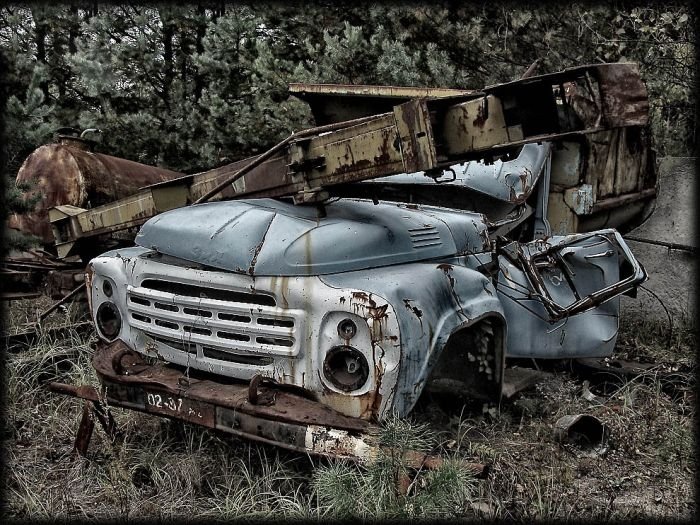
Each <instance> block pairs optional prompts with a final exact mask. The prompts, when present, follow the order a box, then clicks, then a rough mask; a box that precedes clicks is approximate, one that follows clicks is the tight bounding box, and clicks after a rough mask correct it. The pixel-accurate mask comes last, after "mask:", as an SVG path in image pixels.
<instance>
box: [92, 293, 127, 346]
mask: <svg viewBox="0 0 700 525" xmlns="http://www.w3.org/2000/svg"><path fill="white" fill-rule="evenodd" d="M95 323H96V324H97V329H98V330H99V331H100V333H101V334H102V335H103V336H104V338H105V339H107V340H108V341H113V340H114V339H115V338H116V337H117V336H118V335H119V332H120V330H121V329H122V316H121V314H120V313H119V308H117V306H116V305H115V304H114V303H113V302H111V301H105V302H104V303H102V304H101V305H100V306H99V308H97V314H96V315H95Z"/></svg>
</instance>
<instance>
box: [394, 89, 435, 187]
mask: <svg viewBox="0 0 700 525" xmlns="http://www.w3.org/2000/svg"><path fill="white" fill-rule="evenodd" d="M394 119H395V120H396V129H397V131H398V134H399V140H400V144H401V156H402V158H403V169H404V171H406V172H407V173H412V172H415V171H427V170H430V169H432V168H434V167H435V166H436V165H437V155H436V153H435V141H434V139H433V130H432V126H431V124H430V114H429V113H428V105H427V103H426V101H425V99H416V100H411V101H409V102H404V103H403V104H401V105H400V106H396V107H395V108H394Z"/></svg>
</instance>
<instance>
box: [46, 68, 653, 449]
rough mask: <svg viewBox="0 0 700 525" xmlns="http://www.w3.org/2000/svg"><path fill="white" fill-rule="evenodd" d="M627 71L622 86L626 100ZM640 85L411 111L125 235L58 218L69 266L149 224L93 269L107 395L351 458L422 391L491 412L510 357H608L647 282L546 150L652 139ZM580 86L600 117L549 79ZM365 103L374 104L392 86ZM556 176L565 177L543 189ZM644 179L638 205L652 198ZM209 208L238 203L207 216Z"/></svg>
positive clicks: (200, 179)
mask: <svg viewBox="0 0 700 525" xmlns="http://www.w3.org/2000/svg"><path fill="white" fill-rule="evenodd" d="M608 66H610V67H608ZM617 66H619V68H618V67H617ZM618 69H619V71H622V72H623V73H625V74H626V75H630V77H629V78H628V77H627V76H624V79H623V80H624V81H620V82H621V84H620V85H618V84H616V83H615V78H616V72H619V71H618ZM634 71H635V69H634V68H631V67H630V66H628V65H605V67H603V66H590V67H589V68H586V67H584V68H576V69H574V70H572V71H570V72H568V73H567V72H564V73H560V74H555V75H545V76H542V77H533V78H528V79H527V80H526V81H520V82H517V83H512V84H505V85H502V86H496V87H493V88H489V89H487V90H486V91H485V92H481V93H477V94H464V93H459V94H457V95H454V96H455V97H457V98H456V100H455V99H452V94H450V93H446V94H443V95H446V96H447V98H446V99H439V98H438V99H434V100H432V101H426V100H425V99H415V100H410V101H408V102H403V103H402V104H400V105H399V106H396V107H395V108H394V110H393V111H392V112H386V113H381V114H380V115H378V116H367V115H364V114H360V115H359V116H357V118H356V119H355V120H352V121H350V122H349V123H345V124H343V123H338V124H334V123H330V124H328V126H330V128H329V127H323V126H322V127H320V128H315V129H313V130H310V131H308V133H307V134H306V135H303V136H294V137H291V138H290V139H287V140H285V141H283V142H282V143H280V144H279V145H277V146H275V147H274V148H272V149H271V150H269V151H268V152H266V153H265V154H263V155H261V156H259V157H257V158H256V159H255V160H253V161H252V162H250V163H249V164H248V165H240V164H239V165H238V166H237V167H236V169H235V170H234V169H233V168H231V169H228V171H227V172H226V171H222V172H219V173H218V174H217V175H216V176H215V177H213V176H210V175H211V174H210V175H208V176H198V175H195V176H191V177H189V178H187V179H186V180H185V179H182V180H175V181H171V182H168V183H163V184H158V185H154V186H151V187H149V188H147V189H146V190H145V191H144V192H143V193H142V194H140V195H138V196H136V197H134V198H133V199H131V200H129V202H128V205H127V206H126V207H125V208H123V210H131V211H132V212H133V213H131V212H130V213H127V214H122V216H120V217H118V219H119V221H121V222H119V221H112V220H111V219H110V215H109V213H107V211H109V210H107V209H106V208H105V209H103V210H100V209H96V210H92V211H83V212H79V213H77V214H75V215H70V214H66V215H64V216H62V217H59V215H58V214H57V215H56V216H57V217H59V218H58V219H57V221H55V222H54V225H53V226H54V227H55V228H59V227H60V228H62V231H63V232H64V234H65V235H64V236H63V237H62V238H61V239H60V242H61V245H62V246H64V247H65V248H66V252H67V253H68V252H69V251H70V250H71V249H73V247H74V246H76V245H77V244H76V243H79V242H84V241H86V240H87V239H89V238H90V236H91V235H92V233H91V230H90V228H91V226H90V224H91V223H90V220H93V222H92V224H95V225H98V227H97V230H96V231H107V230H109V229H110V228H111V229H114V230H117V229H119V228H121V227H122V225H123V224H125V223H127V222H128V221H129V220H131V219H132V218H136V217H138V218H139V220H141V219H144V217H145V215H144V210H145V212H146V215H148V214H149V213H150V214H151V218H150V219H148V220H144V224H143V226H142V227H141V230H140V232H139V234H138V235H137V237H136V239H135V243H136V246H134V247H129V248H119V249H116V250H112V251H109V252H107V253H104V254H102V255H100V256H98V257H96V258H94V259H92V261H91V262H90V264H89V265H88V269H87V272H86V277H85V279H86V283H87V289H88V300H89V303H90V309H91V313H92V317H93V320H94V322H95V326H96V330H97V334H98V336H99V338H100V340H101V342H100V343H99V344H98V346H97V352H96V354H95V358H94V361H93V364H94V365H95V367H96V370H97V371H98V375H100V377H101V380H102V382H103V385H104V386H105V388H106V392H105V396H106V399H107V401H109V403H111V404H116V406H126V407H131V408H135V409H137V410H142V411H145V412H149V413H158V414H160V415H167V416H168V417H177V418H180V419H186V420H193V421H195V422H197V421H199V420H196V419H192V418H190V419H188V417H189V416H190V415H192V414H195V415H196V413H197V411H198V410H199V409H198V408H197V407H199V408H201V411H200V412H201V413H202V414H205V413H206V414H208V415H207V416H206V418H207V423H206V424H205V423H202V424H205V426H209V427H212V428H220V429H224V430H227V431H230V429H234V430H236V431H237V432H239V433H240V434H241V435H246V436H249V437H252V438H253V439H256V438H259V439H268V440H271V441H273V442H278V443H283V444H286V445H283V446H287V445H289V444H290V443H293V444H294V447H297V449H302V450H307V451H309V452H313V453H333V451H334V450H336V451H337V452H338V454H340V455H353V454H355V453H350V452H347V451H348V450H349V449H348V448H347V446H349V447H350V448H352V449H353V450H355V451H357V450H359V449H363V447H365V446H366V443H365V442H364V437H365V436H366V434H367V433H368V432H369V431H368V429H370V428H376V427H375V426H374V425H375V424H376V423H378V422H381V421H383V420H385V419H386V418H387V417H388V416H390V415H392V414H396V415H398V416H406V415H407V414H409V413H410V412H411V411H412V410H413V409H414V407H415V406H416V403H417V402H418V401H419V399H420V397H421V396H422V395H423V394H424V393H427V392H429V393H435V394H438V395H445V394H446V395H447V396H449V397H455V396H458V397H461V398H466V399H476V400H480V401H483V402H486V403H487V404H488V403H489V402H497V401H498V399H499V397H500V395H501V391H502V386H503V382H504V375H505V362H506V358H507V357H535V358H563V357H566V358H569V357H572V358H573V357H576V358H578V357H600V356H604V355H609V354H610V353H611V352H612V350H613V347H614V344H615V339H616V337H617V330H618V317H619V296H620V295H622V294H630V295H633V294H634V293H635V290H636V288H637V287H638V286H639V285H640V284H641V283H642V282H644V281H645V280H646V278H647V276H646V273H645V271H644V269H643V268H642V267H641V265H640V264H639V263H638V261H637V260H636V259H635V257H634V255H633V254H632V253H631V252H630V250H629V248H628V247H627V245H626V244H625V242H624V240H623V239H622V237H621V235H620V234H619V232H618V231H617V230H615V229H613V228H606V229H602V230H593V231H585V228H584V226H583V225H584V224H585V222H586V220H588V219H587V218H586V217H584V216H588V215H592V214H591V213H590V212H591V209H592V208H591V206H589V203H590V200H587V197H586V196H587V195H590V196H597V195H599V193H597V189H596V190H593V189H591V190H590V192H589V193H587V191H588V190H586V189H585V188H584V189H583V190H582V186H585V185H586V184H588V185H589V186H593V185H592V184H591V182H592V181H593V180H594V179H595V175H590V174H589V173H588V172H586V170H585V169H581V165H582V163H578V164H576V163H573V162H571V163H569V164H567V163H566V162H564V160H562V159H563V158H564V159H565V157H561V156H557V155H555V152H556V151H561V149H562V147H563V146H562V141H564V144H566V143H568V142H571V141H572V140H573V139H574V138H576V137H579V138H580V137H581V136H587V135H589V134H595V133H604V132H608V131H613V132H614V131H620V130H626V129H627V128H632V129H634V128H635V127H639V126H644V125H645V124H646V108H647V107H648V104H647V101H646V93H645V91H644V90H643V89H642V88H643V84H642V85H641V87H640V82H641V81H639V82H637V83H635V78H636V79H637V80H639V79H638V77H635V76H634ZM589 74H590V75H593V76H594V77H595V78H594V80H596V81H597V82H598V83H599V85H600V86H602V87H601V90H599V91H595V90H594V92H595V93H597V95H596V96H597V97H598V98H596V97H595V96H594V97H593V100H597V104H598V105H597V107H598V109H599V111H598V117H599V118H595V119H591V118H588V117H586V118H579V117H576V116H575V115H573V114H570V113H569V111H570V110H571V108H572V107H573V106H572V105H571V104H569V102H566V104H569V105H566V106H565V107H562V108H559V106H558V104H559V103H558V102H557V101H558V100H559V98H558V97H564V95H565V94H566V93H567V90H566V88H565V87H562V86H560V85H559V84H560V83H563V84H565V83H566V82H568V81H569V80H570V79H571V78H580V76H581V75H583V76H584V77H586V78H588V76H587V75H589ZM550 84H552V85H553V86H554V87H552V85H550ZM621 85H623V86H626V87H627V88H628V90H627V91H625V90H621V89H620V87H621ZM553 89H554V90H553ZM347 91H348V92H352V91H353V89H350V88H348V89H347ZM553 93H554V94H555V95H554V96H553ZM595 93H594V94H595ZM384 94H386V93H384ZM370 95H371V97H372V98H373V100H374V103H380V104H384V103H386V100H383V99H382V96H381V95H382V89H378V90H374V91H372V93H371V94H370ZM378 95H379V99H380V100H379V102H377V100H376V98H377V96H378ZM405 95H406V92H401V91H392V92H390V93H389V94H388V95H387V96H388V97H389V98H391V97H396V96H405ZM642 95H643V96H642ZM354 96H359V95H357V93H355V95H354ZM463 97H466V101H465V100H464V98H463ZM550 97H553V98H550ZM362 100H363V99H362V97H360V101H362ZM531 104H532V106H531ZM562 106H564V103H562ZM362 111H364V110H362ZM542 111H544V113H542ZM353 117H355V115H354V116H353ZM563 117H566V118H567V119H568V120H566V119H564V120H563V121H562V118H563ZM584 117H585V115H584ZM543 119H544V120H545V121H544V122H543V121H542V120H543ZM567 141H568V142H567ZM577 158H578V159H580V158H581V155H578V157H577ZM479 160H481V162H477V161H479ZM557 162H558V163H559V165H564V166H568V167H567V169H564V170H563V171H562V173H558V174H557V175H556V176H555V175H554V174H553V165H554V164H555V163H557ZM574 164H576V166H573V165H574ZM257 169H260V170H262V172H263V173H264V174H265V177H264V178H256V177H255V170H257ZM642 172H643V170H642V169H641V168H640V169H639V171H638V174H639V173H642ZM259 173H260V172H258V174H259ZM426 175H427V177H426ZM589 175H590V178H588V179H586V177H589ZM567 177H568V179H569V183H568V184H567V185H562V184H559V183H553V182H552V181H553V180H554V179H556V180H558V181H561V180H562V178H567ZM643 178H644V177H641V178H639V180H641V179H643ZM596 180H597V179H596ZM639 180H638V181H637V183H636V184H637V186H635V191H633V192H631V193H629V194H625V195H626V197H625V198H627V199H628V200H629V202H632V201H636V200H640V201H642V202H645V203H646V202H647V201H645V199H646V197H648V196H649V195H651V194H650V193H646V194H644V193H643V192H644V191H646V190H645V186H644V184H646V183H647V181H646V180H645V181H643V182H639ZM640 188H641V190H640V191H641V192H642V193H640V191H637V190H639V189H640ZM646 189H648V188H646ZM165 192H169V193H167V195H166V193H165ZM440 192H442V193H440ZM567 192H568V193H567ZM553 194H556V195H555V197H554V198H555V199H557V198H559V197H558V196H557V195H559V194H561V195H562V196H563V197H562V198H563V199H564V200H565V201H566V200H567V199H568V201H566V202H565V204H566V206H567V209H568V210H569V211H567V212H566V213H565V214H563V215H562V216H563V219H562V222H561V224H568V225H569V227H571V229H568V228H569V227H567V226H561V229H560V228H559V226H560V224H559V223H557V226H556V227H552V224H551V221H550V219H551V218H552V216H551V215H550V214H549V213H548V207H549V205H550V204H551V203H552V202H554V201H553V200H552V195H553ZM633 194H634V195H633ZM621 195H622V194H620V195H618V196H621ZM640 195H642V196H640ZM215 196H216V197H217V198H221V197H223V198H224V199H226V198H228V200H222V201H220V202H206V200H208V199H210V198H214V197H215ZM231 197H235V198H233V199H232V198H231ZM592 198H593V197H592ZM615 198H617V197H615ZM593 200H595V199H593ZM183 202H186V203H193V204H192V205H189V206H185V205H183V204H182V203H183ZM139 203H140V204H139ZM177 203H180V204H177ZM141 205H143V206H141ZM139 206H141V208H139ZM118 207H119V204H116V205H113V206H112V207H111V208H110V210H112V211H114V210H115V209H117V208H118ZM137 209H141V214H140V215H137V213H136V211H137ZM103 212H104V213H103ZM110 213H111V212H110ZM593 215H594V214H593ZM610 217H612V215H611V216H609V217H608V218H607V219H604V220H603V223H605V221H607V220H613V222H614V221H615V220H620V219H619V217H620V216H616V218H613V219H610ZM595 220H600V218H599V217H597V216H596V217H595ZM595 220H594V221H593V222H595ZM626 220H630V219H629V217H628V218H627V219H624V220H623V222H624V221H626ZM110 221H111V222H110ZM104 363H109V367H106V366H105V365H104ZM130 367H132V368H130ZM166 376H167V378H166ZM158 378H161V379H162V380H161V379H158ZM200 381H204V382H206V384H202V383H200ZM57 388H59V387H57ZM60 388H63V390H66V388H64V387H60ZM154 389H155V390H154ZM71 395H77V394H71ZM275 395H278V396H279V397H278V398H277V399H278V400H279V404H277V403H278V402H277V401H276V400H275V399H276V398H275ZM86 396H88V394H85V395H79V396H78V397H84V398H85V399H90V398H89V397H86ZM156 396H160V397H156ZM164 396H165V397H164ZM289 396H292V397H291V398H294V399H298V400H299V406H302V405H303V406H304V407H306V408H305V409H304V411H303V412H305V413H306V414H307V415H308V418H310V419H309V421H311V420H313V421H314V423H313V424H311V427H313V428H312V429H311V430H309V428H311V427H309V424H310V423H309V422H308V421H307V422H306V423H305V422H304V416H303V415H302V414H300V413H299V412H298V411H297V410H294V409H293V408H291V407H292V405H293V404H294V403H292V402H291V401H290V399H291V398H290V397H289ZM295 396H296V397H295ZM301 400H303V401H301ZM197 403H204V405H206V406H204V405H202V406H200V405H197ZM182 407H185V408H182ZM190 410H193V411H194V412H190ZM227 411H232V412H227ZM237 413H240V414H245V415H246V416H245V417H243V418H242V419H241V418H240V417H239V418H238V419H236V416H235V414H237ZM226 414H228V415H226ZM232 414H233V415H232ZM318 414H321V415H320V416H319V415H318ZM241 417H242V416H241ZM248 417H250V418H252V419H247V418H248ZM227 418H228V419H227ZM256 418H257V419H256ZM316 418H317V419H316ZM260 419H262V420H264V423H261V422H260V421H259V420H260ZM315 422H318V423H319V425H316V423H315ZM287 424H291V425H294V426H293V427H288V426H285V425H287ZM314 425H316V426H314ZM353 425H355V426H353ZM365 425H367V426H365ZM338 432H340V433H338ZM348 432H349V433H348ZM334 433H335V434H334ZM343 433H344V434H343ZM309 436H311V437H309ZM358 440H359V441H358ZM348 443H350V445H348ZM363 443H365V444H363ZM334 447H336V448H334ZM343 447H345V448H343ZM358 447H359V448H358ZM363 450H365V451H366V450H368V449H366V448H365V449H363ZM343 451H345V452H343ZM355 455H356V456H357V455H358V454H355ZM359 455H362V454H359Z"/></svg>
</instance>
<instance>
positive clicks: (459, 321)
mask: <svg viewBox="0 0 700 525" xmlns="http://www.w3.org/2000/svg"><path fill="white" fill-rule="evenodd" d="M482 255H483V257H488V254H482ZM477 263H478V261H476V262H474V263H473V262H472V261H471V260H470V258H469V257H455V258H453V259H447V260H446V261H445V262H436V263H413V264H405V265H399V266H393V267H390V268H376V269H372V270H366V271H360V272H347V273H343V274H334V275H324V276H321V280H322V281H323V282H324V283H326V284H327V285H329V286H334V287H339V288H345V287H348V286H352V283H358V282H361V283H362V285H363V287H364V288H365V289H367V290H372V291H373V293H375V294H377V295H378V296H381V297H384V298H386V300H387V301H388V302H389V304H390V305H391V306H392V307H393V309H394V310H395V311H396V312H397V320H398V323H399V332H400V334H401V338H400V344H401V364H400V368H399V374H398V380H397V382H396V387H395V392H394V394H393V399H394V403H393V410H394V411H395V412H396V413H397V414H398V415H400V416H406V415H407V414H408V413H410V411H411V410H412V409H413V407H414V405H415V403H416V401H417V400H418V398H419V397H420V395H421V393H422V392H423V389H424V388H425V386H426V384H427V383H428V380H429V378H430V377H431V373H432V372H433V369H434V368H435V367H436V365H437V364H438V363H439V362H440V361H441V358H442V357H443V351H444V350H445V348H446V347H447V345H448V343H449V342H450V341H451V338H452V337H453V336H455V335H456V334H458V333H460V332H463V331H468V330H470V329H471V328H472V327H473V326H474V325H476V324H478V323H479V322H481V321H484V320H491V321H492V323H493V327H492V328H493V330H494V331H495V333H494V334H492V335H494V337H495V340H496V341H497V342H498V344H496V345H495V346H494V347H493V348H491V349H490V350H489V354H488V355H486V356H483V359H484V360H485V361H486V360H487V361H488V362H489V363H491V365H490V368H491V372H492V374H491V377H490V378H489V381H490V382H491V383H492V384H493V388H489V389H488V393H489V395H488V396H487V397H489V398H491V399H494V400H496V399H498V397H499V395H500V387H501V382H502V374H503V363H504V359H505V353H506V349H505V332H506V322H505V317H504V311H503V307H502V305H501V302H500V300H499V298H498V296H497V293H496V289H495V288H494V286H493V284H492V283H491V281H490V279H489V278H488V277H487V276H485V275H484V274H483V273H481V272H479V271H477V270H475V269H473V268H469V267H467V266H466V265H467V264H475V265H476V264H477ZM467 357H468V356H467ZM469 359H471V358H469ZM465 379H466V380H467V381H471V380H472V379H473V378H471V377H469V378H465Z"/></svg>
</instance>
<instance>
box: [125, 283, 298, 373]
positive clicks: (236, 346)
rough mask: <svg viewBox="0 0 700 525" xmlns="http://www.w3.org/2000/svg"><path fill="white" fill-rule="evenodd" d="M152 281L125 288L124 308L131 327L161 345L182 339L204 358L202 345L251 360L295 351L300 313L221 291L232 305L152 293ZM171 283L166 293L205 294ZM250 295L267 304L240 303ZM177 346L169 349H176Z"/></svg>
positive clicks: (271, 299)
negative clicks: (252, 357) (126, 306)
mask: <svg viewBox="0 0 700 525" xmlns="http://www.w3.org/2000/svg"><path fill="white" fill-rule="evenodd" d="M153 281H155V280H153V279H151V280H147V281H144V282H149V283H151V285H150V287H148V288H147V287H143V286H141V287H134V286H129V287H128V290H127V297H128V299H127V305H128V309H129V312H130V314H131V324H132V326H133V327H134V328H137V329H139V330H142V331H143V332H145V333H146V334H148V335H149V336H151V337H153V338H155V339H156V340H160V341H161V342H162V343H163V344H168V343H166V342H165V340H170V341H182V343H185V344H187V345H188V351H189V352H190V353H192V352H191V349H190V346H191V345H197V346H199V355H200V356H201V355H204V354H203V353H202V348H204V347H209V348H214V349H216V350H217V351H221V352H224V353H225V352H226V351H229V352H232V351H233V352H234V353H235V351H238V352H241V353H243V354H248V353H249V354H250V355H251V356H254V355H255V354H262V355H283V356H289V357H292V356H295V355H297V354H298V353H299V342H298V341H297V338H296V337H295V334H296V332H297V330H298V329H299V324H300V322H301V320H302V319H303V312H301V311H298V310H289V309H283V308H279V307H276V306H271V304H276V301H275V299H274V297H272V296H269V295H262V294H251V293H248V292H235V291H228V290H226V292H227V293H228V294H229V295H228V297H229V298H232V299H234V301H225V300H223V299H222V297H223V296H221V295H220V296H217V297H206V298H200V297H192V296H187V295H179V294H175V293H172V292H168V291H164V290H158V289H155V287H154V286H153V285H152V282H153ZM157 282H159V283H162V282H164V281H157ZM168 284H173V283H168ZM176 284H177V285H178V286H177V287H171V288H170V289H172V290H178V291H180V292H188V293H193V292H194V291H199V290H206V288H205V287H202V286H196V285H187V284H180V283H176ZM162 287H163V288H165V286H162ZM218 291H219V292H220V291H221V290H218ZM229 292H230V293H229ZM250 296H256V297H267V298H268V299H265V300H264V301H266V302H268V303H271V304H264V305H263V304H257V303H255V304H254V303H251V302H248V303H242V302H240V301H242V300H248V299H250ZM182 343H173V344H171V345H170V346H171V347H172V348H175V349H177V350H179V349H180V348H179V347H180V346H181V345H182ZM222 355H223V354H222ZM205 357H206V356H205ZM232 361H235V358H234V359H232Z"/></svg>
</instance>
